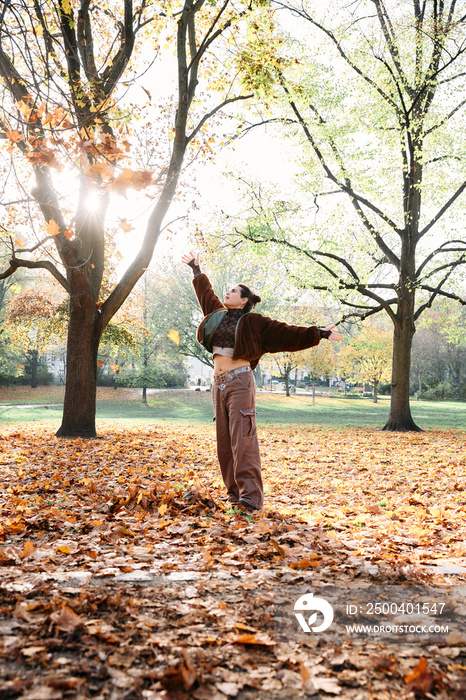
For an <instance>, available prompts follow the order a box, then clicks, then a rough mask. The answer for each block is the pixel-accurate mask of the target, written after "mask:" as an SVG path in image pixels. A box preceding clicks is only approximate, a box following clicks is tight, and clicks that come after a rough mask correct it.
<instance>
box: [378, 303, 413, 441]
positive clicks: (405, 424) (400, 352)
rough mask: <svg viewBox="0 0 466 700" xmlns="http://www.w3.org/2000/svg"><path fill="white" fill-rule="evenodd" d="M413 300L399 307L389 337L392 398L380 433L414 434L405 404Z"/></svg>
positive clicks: (406, 401) (408, 407)
mask: <svg viewBox="0 0 466 700" xmlns="http://www.w3.org/2000/svg"><path fill="white" fill-rule="evenodd" d="M413 313H414V298H411V299H409V300H407V301H405V302H404V303H401V304H400V308H399V313H398V315H397V320H398V323H397V324H396V325H395V332H394V336H393V364H392V395H391V401H390V415H389V417H388V421H387V422H386V423H385V425H384V427H383V430H387V431H400V432H408V431H411V430H413V431H417V432H421V428H419V426H417V425H416V423H415V422H414V420H413V417H412V415H411V408H410V404H409V378H410V369H411V347H412V343H413V336H414V331H415V328H414V322H413Z"/></svg>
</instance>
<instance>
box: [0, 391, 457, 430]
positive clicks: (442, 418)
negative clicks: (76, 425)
mask: <svg viewBox="0 0 466 700" xmlns="http://www.w3.org/2000/svg"><path fill="white" fill-rule="evenodd" d="M118 391H119V390H117V392H115V395H114V397H115V398H114V400H108V399H107V400H105V401H102V402H100V403H98V405H97V419H98V420H125V421H128V420H129V421H135V422H138V423H140V422H176V423H184V424H196V423H212V419H213V412H212V404H211V397H210V394H209V393H204V392H194V391H189V392H187V391H170V392H164V393H160V394H153V395H150V396H149V403H148V404H147V405H143V404H142V403H141V401H140V399H130V400H128V399H127V394H125V396H124V400H118ZM122 391H123V390H122ZM122 399H123V396H122ZM31 403H32V401H31ZM411 410H412V414H413V417H414V420H415V421H417V423H418V425H420V426H421V427H422V428H458V429H465V428H466V403H456V402H452V401H415V400H413V401H412V403H411ZM61 411H62V406H61V404H57V405H53V406H52V405H51V406H49V408H43V407H40V406H37V407H33V408H29V407H14V406H8V405H5V404H3V405H0V423H13V422H20V421H44V420H59V419H60V418H61ZM388 412H389V399H388V398H387V397H383V398H381V399H380V400H379V403H377V404H374V403H372V401H371V400H370V399H361V398H354V399H350V398H346V399H344V398H321V397H317V398H316V402H315V403H314V404H313V403H312V398H311V397H310V396H296V395H293V396H290V397H286V396H284V395H273V394H268V393H264V394H262V393H260V392H259V393H258V395H257V419H258V423H259V424H262V425H267V424H293V423H309V424H312V425H322V426H331V427H344V426H373V427H382V426H383V424H384V423H385V421H386V420H387V418H388Z"/></svg>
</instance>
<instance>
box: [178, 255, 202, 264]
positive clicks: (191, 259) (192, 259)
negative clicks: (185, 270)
mask: <svg viewBox="0 0 466 700" xmlns="http://www.w3.org/2000/svg"><path fill="white" fill-rule="evenodd" d="M181 260H182V261H183V262H184V263H185V264H186V265H190V264H191V263H194V265H199V253H198V254H197V255H195V254H194V253H191V252H189V253H187V254H185V255H183V257H182V258H181ZM191 267H192V265H191Z"/></svg>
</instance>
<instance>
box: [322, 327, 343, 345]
mask: <svg viewBox="0 0 466 700" xmlns="http://www.w3.org/2000/svg"><path fill="white" fill-rule="evenodd" d="M334 328H336V326H335V324H334V323H332V324H330V326H326V327H325V328H324V329H323V330H324V331H330V335H329V337H328V340H337V341H338V340H341V339H342V338H343V335H342V334H341V333H334V332H333V329H334Z"/></svg>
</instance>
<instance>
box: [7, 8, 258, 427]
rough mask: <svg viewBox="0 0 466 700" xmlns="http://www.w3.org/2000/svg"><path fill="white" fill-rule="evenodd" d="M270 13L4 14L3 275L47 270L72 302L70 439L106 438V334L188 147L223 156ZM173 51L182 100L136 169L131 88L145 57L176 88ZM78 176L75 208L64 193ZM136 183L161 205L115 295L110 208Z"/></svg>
mask: <svg viewBox="0 0 466 700" xmlns="http://www.w3.org/2000/svg"><path fill="white" fill-rule="evenodd" d="M262 5H263V3H262V2H261V1H260V0H257V2H252V1H251V2H242V1H241V0H238V1H237V2H234V1H233V0H224V2H223V3H222V4H220V5H218V4H217V3H212V2H206V1H205V0H196V1H195V0H179V1H176V0H173V1H170V0H167V1H166V2H163V3H161V4H159V5H156V4H152V3H146V2H143V3H141V4H138V5H135V6H134V5H133V2H132V0H113V1H112V2H111V3H110V4H108V3H106V4H104V5H100V4H98V3H97V4H91V3H90V2H89V0H44V2H41V3H40V2H33V1H32V0H10V1H9V2H5V3H4V4H3V6H2V9H1V22H0V80H1V85H2V91H3V92H2V101H1V106H0V132H1V133H0V135H1V137H2V138H3V139H4V141H3V144H4V146H3V149H2V150H3V153H4V157H5V158H6V157H8V154H9V155H10V156H11V167H10V170H9V172H10V175H11V178H10V180H9V182H8V183H7V186H6V187H5V188H4V189H3V199H4V201H3V204H4V206H5V207H6V210H7V222H6V224H5V225H4V229H6V231H5V233H6V235H7V240H8V242H9V245H10V256H9V257H10V260H9V263H8V264H7V266H6V269H4V272H3V273H2V274H1V278H6V277H8V276H11V275H12V274H14V273H15V272H16V271H17V270H18V269H20V268H29V269H37V268H42V269H46V270H47V271H48V272H49V273H50V274H51V275H53V277H54V278H55V279H56V280H57V281H58V282H59V283H60V284H61V286H62V287H63V289H64V290H66V292H67V294H68V295H69V323H68V340H67V376H66V393H65V404H64V411H63V419H62V424H61V427H60V428H59V430H58V432H57V435H58V436H68V437H75V436H82V437H93V436H95V435H96V431H95V405H96V376H97V369H96V368H97V353H98V348H99V343H100V340H101V337H102V333H103V331H104V329H105V328H106V327H107V325H108V324H109V322H110V320H111V319H112V317H113V316H114V314H115V313H116V312H117V311H118V309H119V308H120V307H121V305H122V304H123V302H124V301H125V299H126V298H127V297H128V295H129V294H130V293H131V291H132V289H133V288H134V286H135V284H136V283H137V281H138V280H139V279H140V277H141V276H142V274H143V273H144V271H145V270H146V268H147V267H148V265H149V262H150V260H151V258H152V255H153V252H154V247H155V245H156V243H157V240H158V238H159V235H160V232H161V230H162V227H163V221H164V219H165V216H166V214H167V212H168V210H169V208H170V206H171V204H172V201H173V198H174V197H175V194H176V191H177V185H178V181H179V177H180V173H181V170H182V166H183V163H184V161H185V157H186V155H187V153H188V152H189V154H190V157H191V159H193V158H195V157H196V156H197V155H199V153H202V151H203V149H204V148H206V149H209V148H211V144H208V141H209V138H210V136H209V134H208V133H207V123H208V121H209V119H211V118H212V117H213V116H214V115H216V114H218V113H219V112H220V111H221V110H222V109H223V108H225V107H226V106H227V105H229V104H232V103H234V102H236V101H238V100H242V99H246V98H247V97H250V96H251V95H250V94H247V93H245V91H244V89H242V88H241V87H240V86H238V85H237V80H236V78H237V75H238V74H239V67H240V60H241V52H242V43H245V42H247V41H248V40H249V39H248V37H251V36H253V35H254V21H255V19H256V18H257V16H258V15H259V14H260V12H261V9H262ZM249 22H251V23H252V24H251V27H250V30H247V26H248V23H249ZM246 30H247V31H246ZM243 37H245V38H243ZM166 45H167V46H168V48H165V46H166ZM173 54H175V55H176V68H175V71H176V73H175V76H174V78H175V81H176V88H175V94H174V95H173V100H172V102H173V104H172V105H170V101H169V100H168V101H167V100H165V101H164V100H161V102H160V104H158V106H157V108H155V107H154V108H153V110H154V111H153V112H152V114H151V116H149V117H148V120H149V122H155V123H156V124H157V133H156V137H154V139H155V141H157V144H156V145H158V146H159V149H158V151H157V149H155V151H156V154H155V155H154V154H153V160H152V163H151V167H150V168H145V169H144V168H143V169H133V163H132V149H133V147H134V142H135V140H136V138H137V134H136V133H135V132H134V129H133V126H134V128H135V126H136V125H135V123H134V116H135V112H137V105H135V104H128V100H127V102H126V103H125V101H124V92H125V90H128V89H129V88H130V87H131V84H132V82H134V76H135V72H136V70H137V63H136V61H137V58H138V57H139V56H142V57H144V56H145V57H146V58H148V59H149V60H151V59H154V65H153V66H152V68H151V74H150V79H151V80H152V81H154V82H155V83H158V82H159V81H160V82H162V81H163V80H165V77H166V74H167V71H169V70H170V60H168V62H167V61H165V62H164V61H163V60H162V61H159V62H158V63H157V60H156V59H157V58H158V57H159V56H162V57H163V58H167V59H169V58H170V57H172V56H173ZM238 56H239V58H238ZM233 63H234V65H233V66H232V64H233ZM157 68H158V72H157ZM144 89H146V88H144ZM199 89H201V90H202V92H199ZM146 93H147V94H148V97H149V99H150V97H151V96H150V91H148V90H147V89H146ZM198 93H199V94H198ZM125 105H126V106H125ZM154 160H156V165H154ZM31 176H32V178H33V179H34V181H35V184H34V186H33V187H32V189H31V188H30V185H29V182H30V179H31ZM71 176H73V177H74V178H75V182H76V185H75V191H74V192H73V193H72V194H73V195H76V197H75V198H74V199H75V201H73V198H71V199H70V198H69V197H68V193H66V192H65V189H66V188H65V187H64V184H65V181H66V179H67V178H68V181H69V180H70V177H71ZM130 188H132V189H133V190H135V191H141V192H142V191H143V190H145V189H147V188H152V189H150V190H149V192H150V193H151V197H153V198H154V199H155V204H153V206H152V210H151V213H150V216H149V218H148V222H147V227H146V232H145V236H144V240H143V242H142V245H141V247H140V249H139V250H138V251H137V252H136V254H135V257H134V259H133V262H132V263H131V264H130V265H129V267H128V268H127V270H126V272H125V273H124V274H123V275H122V277H121V278H120V280H119V281H118V282H116V284H115V285H114V286H113V287H112V288H111V289H105V290H104V291H103V290H102V280H103V278H104V273H105V263H106V260H108V234H109V230H108V228H109V227H108V225H107V223H106V221H107V218H106V216H107V213H108V209H109V204H110V200H111V197H112V196H113V194H114V193H120V194H125V193H126V192H127V190H128V189H130ZM13 211H14V212H15V215H13V214H12V213H11V212H13ZM40 221H42V223H40V224H39V222H40ZM19 228H21V234H22V235H21V236H20V235H18V229H19ZM25 236H28V237H29V238H28V239H26V240H25Z"/></svg>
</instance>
